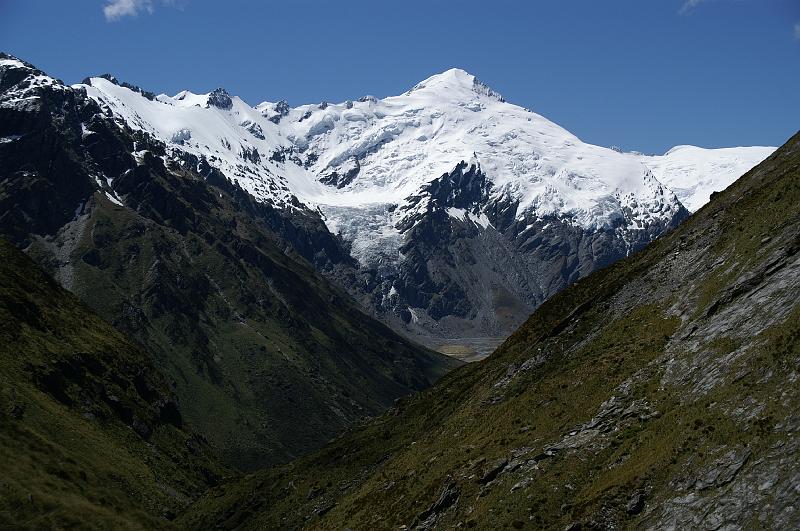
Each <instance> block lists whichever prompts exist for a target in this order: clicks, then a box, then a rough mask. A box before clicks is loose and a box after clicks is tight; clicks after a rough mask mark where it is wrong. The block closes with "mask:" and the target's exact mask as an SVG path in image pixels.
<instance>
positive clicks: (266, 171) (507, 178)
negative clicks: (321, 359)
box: [85, 69, 774, 261]
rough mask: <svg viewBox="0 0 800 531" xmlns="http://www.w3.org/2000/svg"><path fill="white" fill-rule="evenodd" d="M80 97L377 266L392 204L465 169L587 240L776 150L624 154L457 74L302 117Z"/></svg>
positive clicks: (660, 212) (175, 100)
mask: <svg viewBox="0 0 800 531" xmlns="http://www.w3.org/2000/svg"><path fill="white" fill-rule="evenodd" d="M85 88H86V90H87V93H88V94H89V96H91V97H92V98H94V99H95V100H97V101H98V102H99V103H100V104H101V105H103V106H104V107H106V108H108V109H110V110H111V111H112V112H113V113H114V115H115V116H117V117H118V118H119V119H120V120H124V121H125V122H126V123H127V124H128V125H129V126H131V127H134V128H138V129H141V130H144V131H147V132H149V133H151V134H153V135H154V136H156V137H157V138H159V139H161V140H162V141H164V142H165V143H167V144H168V145H169V146H171V149H173V150H177V151H181V150H182V151H186V152H189V153H192V154H194V155H196V156H198V157H201V156H202V157H204V158H205V159H206V160H208V162H209V163H210V164H211V165H212V166H215V167H217V168H218V169H219V170H220V171H222V172H223V173H224V174H225V175H226V176H227V177H228V178H230V179H231V180H235V181H236V182H238V183H239V184H240V185H241V186H242V187H243V188H244V189H245V190H247V191H248V192H250V193H251V194H252V195H253V196H254V197H255V198H257V199H258V200H261V201H268V202H273V203H275V204H278V205H291V204H292V196H295V197H297V198H298V199H299V200H300V201H301V202H302V203H304V204H305V205H307V206H308V207H310V208H313V209H317V208H318V209H320V210H321V211H322V212H323V214H324V216H325V217H326V222H327V223H328V226H329V228H330V229H331V230H332V231H341V232H342V233H343V234H344V235H345V237H346V238H347V239H349V240H350V241H351V242H353V249H354V250H355V252H356V253H357V254H359V251H358V250H359V249H364V250H365V251H364V252H363V253H361V256H359V258H360V259H362V261H363V260H370V259H371V258H374V257H375V254H374V253H375V252H376V250H375V242H389V243H388V244H385V243H382V244H381V245H382V249H381V250H380V252H379V253H378V254H380V255H383V256H392V255H394V256H396V255H397V248H398V246H399V244H400V243H399V242H400V237H399V233H398V231H397V229H396V228H395V225H396V224H397V222H398V221H399V216H401V215H402V214H401V212H402V209H396V207H397V206H398V205H400V206H402V205H403V204H405V202H406V201H407V199H408V198H409V197H411V196H413V195H414V194H415V193H418V191H419V190H420V189H421V188H422V187H423V186H425V185H426V184H427V183H430V182H431V181H433V180H434V179H437V178H438V177H440V176H441V175H443V174H445V173H448V172H450V171H452V170H453V168H454V167H455V166H456V165H457V164H458V163H460V162H461V161H476V162H477V163H478V164H479V165H480V167H481V168H482V170H483V171H484V172H485V174H486V175H487V176H488V178H489V179H490V180H491V181H492V184H493V186H492V194H493V197H494V198H495V199H498V198H501V197H505V198H509V197H510V198H513V199H514V200H515V201H518V203H519V208H518V214H519V216H525V215H531V214H533V215H536V216H539V217H545V216H557V217H560V218H563V219H568V220H569V221H570V223H572V224H575V225H578V226H581V227H583V228H585V229H586V230H603V229H606V228H609V227H612V226H619V224H620V223H621V222H624V223H626V224H627V225H628V226H629V228H631V229H636V228H638V227H642V226H646V225H647V224H648V223H651V222H657V221H659V220H663V219H665V218H666V219H668V218H669V217H670V216H672V215H674V214H675V212H676V211H677V210H678V209H679V208H680V205H681V203H682V204H683V205H684V206H686V207H687V208H688V209H689V210H690V211H693V210H696V209H697V208H699V207H700V206H702V205H703V204H704V203H705V202H706V201H707V200H708V198H709V195H710V194H711V192H713V191H718V190H720V189H723V188H725V187H727V186H728V185H729V184H730V183H731V182H732V181H733V180H735V179H736V178H738V177H739V176H740V175H741V174H743V173H745V172H746V171H747V170H749V169H750V168H751V167H753V166H754V165H755V164H757V163H758V162H760V161H761V160H763V159H764V158H766V156H768V155H769V154H770V153H771V152H772V151H773V150H774V148H731V149H724V150H704V149H700V148H694V147H690V146H681V147H678V148H675V149H673V150H670V152H668V153H667V154H665V155H663V156H657V157H652V156H644V155H640V154H632V153H620V152H618V151H615V150H612V149H608V148H603V147H599V146H594V145H590V144H586V143H584V142H582V141H581V140H580V139H578V138H577V137H576V136H575V135H573V134H571V133H570V132H568V131H566V130H565V129H563V128H561V127H560V126H558V125H556V124H554V123H553V122H551V121H549V120H547V119H546V118H544V117H542V116H540V115H538V114H536V113H534V112H531V111H529V110H527V109H524V108H522V107H519V106H517V105H513V104H510V103H507V102H505V100H503V98H502V97H501V96H500V95H499V94H498V93H497V92H495V91H494V90H492V89H491V88H489V87H488V86H486V85H484V84H483V83H481V82H480V81H478V80H477V79H476V78H475V76H472V75H471V74H469V73H467V72H465V71H463V70H459V69H451V70H448V71H446V72H444V73H442V74H438V75H434V76H431V77H430V78H428V79H426V80H424V81H422V82H420V83H418V84H417V85H416V86H415V87H414V88H412V89H411V90H409V91H407V92H405V93H404V94H402V95H400V96H394V97H388V98H384V99H377V98H374V97H364V98H360V99H359V100H356V101H346V102H343V103H339V104H327V103H323V104H315V105H302V106H299V107H296V108H289V106H288V105H286V103H285V102H278V103H270V102H264V103H262V104H259V105H258V106H256V107H255V108H253V107H251V106H249V105H248V104H246V103H245V102H244V101H242V100H241V99H239V98H237V97H230V96H229V95H228V94H227V93H226V92H225V91H224V90H222V89H218V90H216V91H214V92H212V93H210V94H193V93H191V92H188V91H184V92H181V93H179V94H177V95H175V96H172V97H170V96H166V95H160V96H158V97H157V98H156V99H155V100H153V101H151V100H149V99H147V98H145V97H143V96H142V95H141V94H139V93H137V92H134V91H132V90H129V89H127V88H125V87H121V86H119V85H117V84H115V83H112V82H110V81H108V80H106V79H101V78H92V79H91V82H90V85H85ZM673 192H676V193H677V196H676V195H675V194H674V193H673ZM679 199H680V201H679ZM472 219H477V218H475V217H474V216H473V218H472ZM481 226H485V227H488V226H489V225H488V223H486V224H484V223H481ZM367 250H368V251H367Z"/></svg>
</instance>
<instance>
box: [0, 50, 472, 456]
mask: <svg viewBox="0 0 800 531" xmlns="http://www.w3.org/2000/svg"><path fill="white" fill-rule="evenodd" d="M125 90H129V89H125ZM137 94H138V93H137ZM142 97H143V98H144V96H142ZM146 101H149V100H146ZM0 139H2V141H0V234H2V235H4V236H6V237H7V238H9V239H10V240H11V241H12V242H13V243H14V244H15V245H17V246H18V247H20V248H23V249H24V250H25V251H26V252H27V253H28V254H29V255H30V256H31V257H33V258H34V259H35V260H36V262H38V263H39V264H41V265H42V266H43V267H44V268H45V269H46V270H47V271H48V272H50V273H51V274H52V275H53V276H54V277H55V278H56V279H57V280H58V282H59V283H60V284H61V285H62V286H64V287H65V288H67V289H69V290H70V291H72V292H73V293H75V294H76V295H78V296H79V297H80V298H81V300H83V301H84V302H86V303H87V305H89V306H90V307H91V308H93V309H94V310H95V311H97V312H98V313H99V314H100V315H101V316H103V317H104V318H105V319H107V320H108V321H109V322H111V323H113V324H114V326H115V327H116V328H117V329H119V330H121V331H123V332H125V333H127V334H128V335H129V336H130V337H132V338H134V339H135V340H136V341H138V342H140V343H141V344H142V345H144V346H145V347H146V348H147V350H148V351H149V352H150V353H152V354H153V356H154V357H155V359H154V361H155V362H156V365H157V366H158V367H159V368H160V369H162V370H163V371H164V372H165V373H166V374H168V375H169V376H170V377H171V378H173V379H174V381H175V382H176V393H177V395H178V397H179V399H180V402H181V404H182V408H183V409H182V410H183V412H184V415H185V416H186V418H187V419H188V420H189V421H190V422H191V423H192V424H193V426H194V428H195V429H196V430H197V431H198V432H199V433H200V434H202V435H203V436H205V437H206V438H207V439H208V440H209V442H210V443H211V444H212V445H213V446H214V447H215V448H216V450H217V451H218V452H219V453H220V455H222V456H223V458H224V459H225V461H226V462H227V463H229V464H232V465H234V466H237V467H240V468H253V467H259V466H263V465H267V464H272V463H275V462H281V461H286V460H288V459H290V458H292V457H296V456H298V455H300V454H302V453H304V452H307V451H309V450H311V449H315V448H318V447H320V446H322V445H323V444H324V443H326V442H328V441H329V440H330V439H331V438H332V437H334V436H335V435H337V434H338V433H340V432H341V431H342V430H343V429H345V428H346V427H348V426H352V425H353V424H355V423H358V422H361V420H362V419H363V418H364V417H366V416H371V415H375V414H377V413H380V412H382V411H384V410H385V409H386V408H387V407H389V406H391V405H392V403H393V401H394V400H395V399H397V398H399V397H402V396H404V395H407V394H409V393H410V392H412V391H417V390H420V389H423V388H426V387H428V386H429V385H431V384H432V383H433V382H434V381H436V379H438V378H439V377H440V376H441V375H442V374H444V373H445V372H446V371H447V370H448V369H449V368H452V367H453V366H455V365H457V362H455V361H454V360H452V359H450V358H446V357H444V356H442V355H439V354H436V353H434V352H431V351H428V350H425V349H423V348H421V347H418V346H416V345H413V344H411V343H409V342H408V341H406V340H404V339H402V338H400V337H399V336H397V335H396V334H395V333H394V332H392V331H391V330H389V329H388V328H387V327H386V326H385V325H383V324H381V323H379V322H377V321H375V320H374V319H372V318H370V317H368V316H367V315H366V314H365V313H363V312H362V311H361V310H360V309H359V308H358V307H357V306H356V304H355V303H354V302H353V301H352V299H351V298H350V297H349V296H348V295H347V294H346V293H345V292H344V291H343V290H341V289H339V288H336V287H334V286H333V285H332V284H331V283H330V282H329V281H327V280H326V279H325V278H324V277H322V275H321V274H320V273H319V272H318V270H316V269H315V268H314V267H313V266H312V265H311V263H310V261H315V262H316V263H317V265H318V266H319V267H324V265H325V264H328V263H332V262H338V263H341V264H346V263H347V262H348V261H349V260H351V259H350V258H349V256H348V255H347V254H346V252H345V251H343V248H342V246H341V242H340V241H339V240H338V239H337V238H335V237H334V236H333V235H331V234H330V233H329V232H328V231H327V229H325V225H324V224H323V223H322V221H321V220H320V218H319V215H318V214H316V213H315V212H313V211H311V210H309V209H307V208H305V207H304V206H302V205H300V203H299V202H297V200H296V199H294V200H293V199H292V198H291V197H290V198H289V199H288V200H289V201H290V202H292V201H293V206H291V208H288V209H281V208H278V205H276V204H272V203H269V204H267V203H260V202H257V201H255V200H254V199H253V197H252V196H251V195H250V194H248V193H247V192H246V191H244V190H243V189H242V188H241V187H239V186H238V184H236V183H235V182H232V181H230V180H229V179H228V178H226V177H225V176H224V175H223V174H222V173H221V172H220V171H219V170H217V169H215V168H214V167H212V166H210V165H209V163H208V160H207V159H205V158H203V157H196V156H194V155H192V154H191V153H187V152H181V153H180V156H176V157H173V156H168V147H167V146H165V144H164V143H162V142H160V141H159V140H158V139H156V138H154V137H153V136H150V135H149V134H148V133H145V132H142V131H137V130H132V129H131V128H129V127H128V124H127V123H126V122H124V121H121V120H118V119H117V118H116V117H115V116H114V115H113V113H111V112H107V111H105V110H104V109H102V108H101V107H100V106H98V104H97V103H96V102H95V101H94V100H92V99H91V98H89V97H88V96H87V94H86V91H85V89H83V88H81V87H78V88H72V87H68V86H65V85H63V84H62V83H61V82H59V81H58V80H55V79H53V78H50V77H48V76H46V75H45V74H44V73H42V72H40V71H38V70H36V69H35V68H34V67H32V66H31V65H28V64H25V63H22V62H21V61H19V60H16V59H14V58H10V57H8V56H0ZM170 153H171V152H170ZM317 257H318V258H319V260H316V258H317ZM298 419H302V421H298Z"/></svg>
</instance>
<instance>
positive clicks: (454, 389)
mask: <svg viewBox="0 0 800 531" xmlns="http://www.w3.org/2000/svg"><path fill="white" fill-rule="evenodd" d="M798 250H800V135H798V136H795V137H794V138H793V139H792V140H790V141H789V142H788V143H787V144H786V146H784V148H782V149H781V150H779V151H778V152H777V153H776V154H775V155H774V156H772V157H770V159H768V160H767V161H765V162H764V163H763V164H762V165H760V166H759V167H757V168H756V169H754V170H753V171H751V172H750V173H748V174H747V175H746V176H745V177H743V178H742V179H740V180H739V181H738V182H737V183H736V184H734V185H733V186H732V187H731V188H729V189H728V190H727V191H725V192H724V193H722V194H720V195H719V196H717V197H715V198H714V200H713V201H712V202H711V203H710V204H709V205H708V206H706V207H705V208H704V209H702V210H701V211H700V212H699V213H698V214H696V215H695V216H693V217H692V218H691V219H690V220H688V221H687V222H686V223H684V224H683V225H682V226H681V227H680V228H679V229H677V230H676V231H674V232H673V233H671V234H669V235H667V236H665V237H664V238H662V239H660V240H658V241H657V242H655V243H654V244H653V245H651V246H650V247H649V248H648V249H646V250H645V251H643V252H642V253H639V254H637V255H635V256H632V257H630V258H628V259H626V260H623V261H622V262H620V263H618V264H617V265H615V266H612V267H610V268H607V269H605V270H602V271H599V272H597V273H595V274H593V275H591V276H590V277H588V278H586V279H584V280H581V281H579V282H578V283H576V284H575V285H573V286H572V287H570V288H569V289H567V290H566V291H565V292H563V293H561V294H560V295H557V296H555V297H553V298H552V299H551V300H550V301H548V302H547V303H545V304H544V305H543V306H542V307H541V308H540V309H539V310H538V311H537V312H536V313H535V314H534V315H533V316H531V318H530V319H529V320H528V321H527V322H526V323H525V325H523V326H522V327H521V328H520V329H519V331H517V332H516V333H515V334H514V335H513V336H512V337H511V338H509V339H508V340H507V341H506V342H505V343H504V345H502V346H501V347H500V348H499V349H498V351H497V352H495V353H494V354H493V355H492V356H491V357H489V358H488V359H486V360H485V361H484V362H481V363H477V364H472V365H469V366H466V367H463V368H461V369H459V370H457V371H454V372H453V373H451V374H449V375H448V376H446V377H445V378H443V379H442V381H441V382H440V383H439V384H438V385H437V386H436V387H435V388H433V389H432V390H430V391H427V392H424V393H421V394H420V395H417V396H414V397H412V398H410V399H408V400H405V401H403V403H402V404H400V405H399V407H398V408H396V409H394V410H392V411H390V412H389V413H388V414H386V415H384V416H383V417H381V418H379V419H377V420H376V421H375V422H372V423H370V424H369V425H368V426H366V427H364V428H363V429H361V430H358V431H355V432H353V433H351V434H348V435H346V436H344V437H341V438H340V439H338V440H337V441H335V442H334V443H333V444H331V445H329V446H328V447H326V448H325V449H323V450H322V451H320V452H317V453H315V454H313V455H311V456H308V457H305V458H302V459H300V460H298V461H296V462H294V463H292V464H290V465H288V466H285V467H281V468H279V469H276V470H273V471H270V472H264V473H259V474H255V475H253V476H250V477H247V478H245V479H244V480H240V481H233V482H229V483H227V484H225V485H223V486H221V487H219V488H217V489H215V490H214V491H213V492H212V494H211V495H209V496H207V497H205V498H204V499H203V500H201V502H200V503H198V504H196V505H195V506H193V507H192V508H191V509H190V510H189V511H187V512H186V513H185V514H184V515H183V518H184V522H185V523H187V524H190V525H193V526H196V525H209V524H211V523H215V524H220V525H226V526H227V525H236V524H245V525H246V527H257V526H267V527H270V528H276V527H303V526H308V527H312V528H325V529H341V528H343V527H345V526H348V527H350V528H353V529H380V528H391V527H394V528H396V527H397V526H399V525H401V524H402V525H415V524H417V525H422V526H426V525H427V526H436V527H449V526H455V525H457V524H459V523H460V524H462V525H466V526H467V527H473V526H477V527H484V528H486V527H488V528H502V527H515V528H521V527H535V528H543V527H544V528H559V527H561V528H563V527H564V526H566V525H568V524H570V523H573V522H582V523H584V524H588V523H596V524H598V525H604V526H629V525H655V526H657V527H658V526H660V525H665V522H672V523H673V524H675V525H678V527H681V526H687V525H691V526H698V525H712V523H709V522H713V521H717V523H719V521H724V519H725V518H734V520H735V519H737V518H738V519H739V520H735V521H736V522H738V524H739V525H754V526H767V527H769V526H775V525H779V522H784V523H785V522H787V521H788V522H790V523H791V522H794V523H795V524H796V523H797V522H796V520H795V521H792V520H791V519H790V520H776V519H778V518H783V516H780V515H779V514H778V513H780V512H781V510H782V509H781V507H782V506H781V503H784V504H785V503H786V492H790V486H791V484H792V478H793V477H794V478H795V479H796V478H797V477H800V476H798V474H800V473H799V472H798V471H797V462H796V459H794V458H792V457H791V455H792V454H791V451H792V449H793V448H795V449H796V446H797V441H798V438H797V436H796V433H797V429H800V421H799V420H798V418H797V415H796V413H795V412H796V411H798V410H799V408H800V396H798V389H797V385H796V383H795V382H796V379H797V370H798V367H799V366H800V307H798V304H797V303H798V300H799V299H800V297H798V287H797V282H796V278H797V253H798ZM593 419H594V420H593ZM793 430H794V431H793ZM782 449H783V450H782ZM781 452H788V453H787V454H786V455H783V454H781ZM740 455H744V456H745V458H744V461H745V465H742V466H741V467H738V465H734V464H731V461H735V460H736V458H737V456H740ZM748 456H752V457H748ZM779 457H780V458H782V459H783V461H780V460H778V458H779ZM726 460H727V461H726ZM503 463H507V464H506V465H503ZM778 463H781V464H778ZM720 470H722V471H723V472H720ZM725 470H731V471H732V472H731V473H730V477H727V476H726V475H725V474H726V473H727V472H725ZM495 472H496V477H493V476H495ZM759 474H760V476H759ZM793 474H794V475H793ZM756 477H766V478H768V479H766V480H763V482H761V483H759V482H755V481H756V480H755V479H753V478H756ZM703 478H711V479H703ZM704 482H705V483H704ZM734 488H736V489H740V490H741V492H745V494H746V495H745V494H742V493H741V492H740V493H739V494H737V495H735V496H734V498H733V499H734V500H736V503H738V504H739V505H736V504H735V503H734V504H733V505H731V506H729V507H728V508H727V509H725V510H724V511H723V512H721V513H720V512H719V511H720V510H721V509H720V507H724V504H723V503H722V502H721V501H720V500H722V499H724V496H726V495H727V493H729V492H734V491H732V490H731V489H734ZM780 489H784V490H780ZM637 493H639V494H641V495H642V499H643V500H645V501H644V504H643V505H639V506H637V504H635V503H634V504H633V507H634V508H633V509H631V510H630V511H628V507H627V506H628V503H630V502H632V500H635V499H636V494H637ZM781 493H783V494H781ZM679 496H684V498H681V499H678V498H677V497H679ZM676 500H677V501H676ZM681 500H682V501H681ZM687 500H688V501H687ZM790 501H791V500H790ZM681 503H682V504H683V505H681ZM748 504H750V505H748ZM729 505H730V504H729ZM776 507H777V509H776ZM737 511H738V512H737ZM629 512H630V513H632V514H628V513H629ZM786 514H789V515H791V514H793V513H791V511H789V512H787V513H786ZM712 517H713V518H718V520H712ZM670 518H671V519H672V520H670ZM787 518H790V516H789V517H787ZM704 519H708V520H704Z"/></svg>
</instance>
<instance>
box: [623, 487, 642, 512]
mask: <svg viewBox="0 0 800 531" xmlns="http://www.w3.org/2000/svg"><path fill="white" fill-rule="evenodd" d="M642 509H644V494H642V493H641V492H636V493H634V495H633V496H632V497H631V499H630V500H628V505H626V506H625V512H626V513H628V514H629V515H631V516H634V515H637V514H639V513H640V512H642Z"/></svg>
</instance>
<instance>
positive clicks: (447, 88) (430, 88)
mask: <svg viewBox="0 0 800 531" xmlns="http://www.w3.org/2000/svg"><path fill="white" fill-rule="evenodd" d="M468 91H469V92H474V93H476V94H479V95H482V96H489V97H491V98H494V99H496V100H498V101H505V100H504V99H503V96H501V95H500V94H499V93H498V92H496V91H494V90H492V89H491V88H490V87H489V86H488V85H486V84H484V83H482V82H481V81H480V80H479V79H478V78H477V77H475V76H474V75H472V74H470V73H469V72H467V71H466V70H463V69H461V68H451V69H449V70H445V71H444V72H442V73H440V74H435V75H433V76H431V77H429V78H427V79H425V80H423V81H420V82H419V83H417V84H416V86H414V88H412V89H411V90H410V91H408V92H407V93H406V94H412V93H415V92H432V93H437V94H443V93H448V94H452V93H463V92H468Z"/></svg>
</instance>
